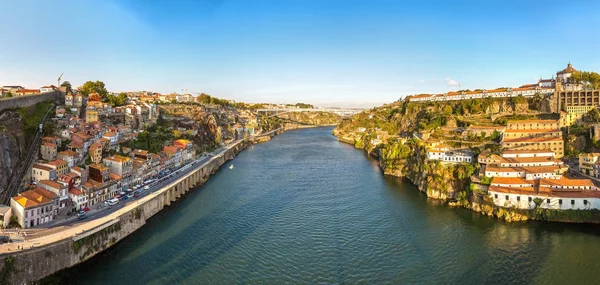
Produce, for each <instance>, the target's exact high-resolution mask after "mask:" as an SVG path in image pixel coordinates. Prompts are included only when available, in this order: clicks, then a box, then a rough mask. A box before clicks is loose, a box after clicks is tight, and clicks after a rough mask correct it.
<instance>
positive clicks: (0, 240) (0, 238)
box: [0, 236, 12, 243]
mask: <svg viewBox="0 0 600 285" xmlns="http://www.w3.org/2000/svg"><path fill="white" fill-rule="evenodd" d="M9 242H12V239H10V238H9V237H7V236H0V243H9Z"/></svg>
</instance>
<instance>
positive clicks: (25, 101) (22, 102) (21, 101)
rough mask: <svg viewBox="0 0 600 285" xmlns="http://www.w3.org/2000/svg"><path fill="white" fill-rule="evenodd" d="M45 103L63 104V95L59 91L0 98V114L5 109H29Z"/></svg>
mask: <svg viewBox="0 0 600 285" xmlns="http://www.w3.org/2000/svg"><path fill="white" fill-rule="evenodd" d="M46 101H55V102H57V103H59V104H63V103H64V102H65V95H64V93H62V92H60V91H53V92H47V93H42V94H38V95H23V96H15V97H12V98H2V99H1V100H0V112H2V111H3V110H6V109H16V108H22V107H29V106H32V105H35V104H37V103H41V102H46Z"/></svg>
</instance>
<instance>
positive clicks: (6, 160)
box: [0, 110, 26, 191]
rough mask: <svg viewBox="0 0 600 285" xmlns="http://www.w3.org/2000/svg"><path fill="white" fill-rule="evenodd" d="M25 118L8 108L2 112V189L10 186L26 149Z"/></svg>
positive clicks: (0, 135) (0, 156) (0, 117)
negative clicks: (23, 129)
mask: <svg viewBox="0 0 600 285" xmlns="http://www.w3.org/2000/svg"><path fill="white" fill-rule="evenodd" d="M22 121H23V118H22V117H21V115H19V113H17V112H15V111H12V110H7V111H3V112H2V113H1V114H0V191H4V189H6V187H7V186H8V183H9V179H10V178H11V177H12V173H13V171H14V170H15V169H17V167H19V166H20V164H19V162H20V158H21V156H22V155H23V154H24V152H25V151H26V137H25V134H24V132H23V131H22V124H23V123H22Z"/></svg>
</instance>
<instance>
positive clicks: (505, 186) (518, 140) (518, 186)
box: [427, 120, 600, 210]
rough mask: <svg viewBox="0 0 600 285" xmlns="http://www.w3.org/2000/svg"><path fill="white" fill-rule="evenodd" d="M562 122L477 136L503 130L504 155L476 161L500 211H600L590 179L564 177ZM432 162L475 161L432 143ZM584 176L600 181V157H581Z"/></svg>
mask: <svg viewBox="0 0 600 285" xmlns="http://www.w3.org/2000/svg"><path fill="white" fill-rule="evenodd" d="M560 127H561V121H560V120H518V121H509V122H508V123H507V126H506V127H502V128H497V127H489V128H477V130H474V132H477V131H482V132H486V133H489V132H492V131H501V133H502V138H501V146H502V152H501V153H500V154H493V153H490V152H486V151H484V152H482V153H480V154H479V156H478V157H477V162H478V163H479V165H480V172H479V174H478V176H479V179H481V180H483V179H484V178H486V179H489V180H490V185H489V187H488V194H489V195H490V197H491V198H492V200H493V202H494V204H496V205H497V206H500V207H507V208H512V207H514V208H520V209H533V208H535V207H541V208H547V209H560V210H568V209H572V210H583V209H600V191H598V188H597V187H596V186H595V185H594V183H593V182H592V181H591V180H590V179H572V178H568V177H566V176H565V175H564V173H565V172H567V170H568V167H567V166H566V165H565V164H564V163H563V161H562V160H561V158H562V157H563V155H564V142H563V139H562V132H561V130H560ZM427 157H428V159H436V160H440V161H442V162H443V163H465V162H467V163H471V162H473V163H474V162H475V160H474V157H473V154H472V153H471V152H469V151H468V150H464V149H463V150H460V149H459V150H453V149H451V148H449V147H447V146H444V145H443V144H441V143H432V142H429V143H428V144H427ZM579 162H580V169H581V171H582V172H583V173H585V174H588V175H591V176H596V177H600V154H599V153H591V154H582V155H580V160H579Z"/></svg>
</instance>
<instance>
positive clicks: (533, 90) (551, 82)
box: [407, 63, 583, 102]
mask: <svg viewBox="0 0 600 285" xmlns="http://www.w3.org/2000/svg"><path fill="white" fill-rule="evenodd" d="M574 72H577V70H576V69H575V68H573V66H572V65H571V63H569V64H568V65H567V67H566V68H565V69H563V70H560V71H558V72H557V73H556V78H555V77H554V76H553V77H552V78H551V79H542V78H540V80H539V81H538V82H537V83H535V84H525V85H522V86H520V87H518V88H511V87H507V88H496V89H489V90H486V89H477V90H474V91H470V90H465V91H452V92H447V93H442V94H419V95H412V96H408V97H407V98H408V99H409V101H410V102H429V101H453V100H466V99H483V98H507V97H516V96H519V95H521V96H524V97H529V96H534V95H536V94H542V95H544V94H554V93H555V92H556V91H557V85H558V86H559V89H560V90H561V91H562V90H567V91H578V90H581V89H582V88H583V87H582V85H581V84H575V83H572V82H569V80H568V79H569V77H571V75H572V74H573V73H574Z"/></svg>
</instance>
